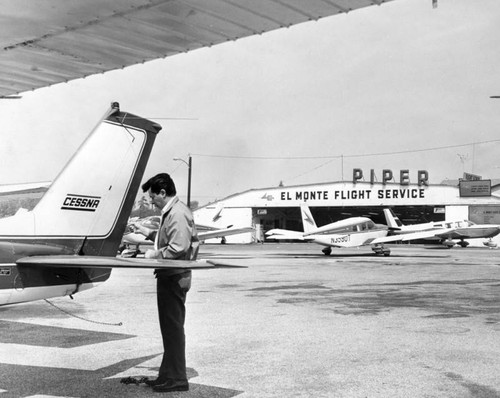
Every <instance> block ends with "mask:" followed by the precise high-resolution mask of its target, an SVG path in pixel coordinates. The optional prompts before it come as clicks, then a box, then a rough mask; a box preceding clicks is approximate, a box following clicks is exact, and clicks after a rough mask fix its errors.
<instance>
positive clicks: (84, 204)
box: [61, 194, 101, 211]
mask: <svg viewBox="0 0 500 398" xmlns="http://www.w3.org/2000/svg"><path fill="white" fill-rule="evenodd" d="M100 201H101V197H100V196H86V195H73V194H67V195H66V198H65V199H64V202H63V205H62V206H61V209H64V210H78V211H96V209H97V206H99V203H100Z"/></svg>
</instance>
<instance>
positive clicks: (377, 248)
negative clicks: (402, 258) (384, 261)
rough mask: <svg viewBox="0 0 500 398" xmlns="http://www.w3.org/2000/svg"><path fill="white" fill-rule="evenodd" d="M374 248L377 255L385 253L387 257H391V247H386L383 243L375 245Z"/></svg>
mask: <svg viewBox="0 0 500 398" xmlns="http://www.w3.org/2000/svg"><path fill="white" fill-rule="evenodd" d="M372 250H373V251H374V252H375V254H377V255H380V254H383V255H384V256H385V257H389V256H390V255H391V249H389V248H387V247H385V246H384V245H382V244H381V245H375V246H373V247H372Z"/></svg>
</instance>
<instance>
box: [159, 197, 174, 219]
mask: <svg viewBox="0 0 500 398" xmlns="http://www.w3.org/2000/svg"><path fill="white" fill-rule="evenodd" d="M175 198H176V196H172V197H171V198H170V200H169V201H168V202H167V204H166V205H165V206H164V207H163V209H161V214H162V215H163V214H165V213H166V212H167V210H168V208H169V207H170V205H171V204H172V202H173V201H174V199H175Z"/></svg>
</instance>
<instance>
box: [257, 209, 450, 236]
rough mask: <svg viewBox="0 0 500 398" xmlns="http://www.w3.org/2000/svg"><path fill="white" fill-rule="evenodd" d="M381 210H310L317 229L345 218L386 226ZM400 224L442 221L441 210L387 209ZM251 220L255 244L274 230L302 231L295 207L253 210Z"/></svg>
mask: <svg viewBox="0 0 500 398" xmlns="http://www.w3.org/2000/svg"><path fill="white" fill-rule="evenodd" d="M383 209H384V207H382V206H356V207H311V213H312V215H313V217H314V220H315V221H316V224H317V225H318V226H322V225H326V224H329V223H333V222H336V221H340V220H343V219H346V218H349V217H368V218H370V219H371V220H373V222H375V223H376V224H386V221H385V217H384V213H383ZM391 209H392V210H393V211H394V213H395V214H396V215H397V216H398V217H399V219H400V220H401V222H402V223H403V224H417V223H426V222H433V221H444V220H445V209H444V207H443V206H394V207H391ZM252 219H253V224H254V226H255V236H256V240H257V241H263V240H264V238H265V233H266V232H267V231H269V230H271V229H274V228H280V229H288V230H291V231H302V230H303V227H302V219H301V216H300V208H299V207H266V208H253V209H252Z"/></svg>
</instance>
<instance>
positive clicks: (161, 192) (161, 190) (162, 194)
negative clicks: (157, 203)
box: [159, 189, 167, 198]
mask: <svg viewBox="0 0 500 398" xmlns="http://www.w3.org/2000/svg"><path fill="white" fill-rule="evenodd" d="M159 195H161V196H163V197H164V198H165V197H166V196H167V191H165V190H164V189H160V193H159Z"/></svg>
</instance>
